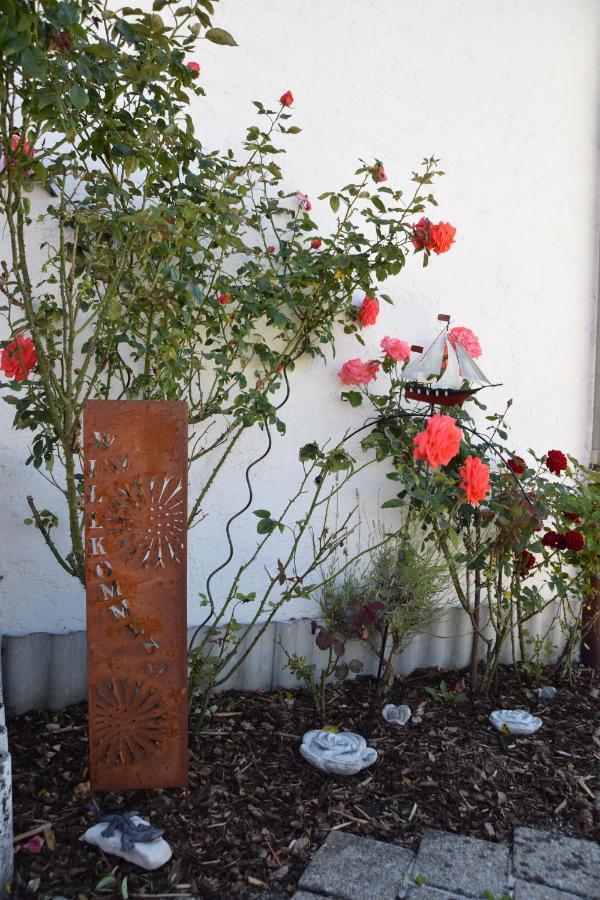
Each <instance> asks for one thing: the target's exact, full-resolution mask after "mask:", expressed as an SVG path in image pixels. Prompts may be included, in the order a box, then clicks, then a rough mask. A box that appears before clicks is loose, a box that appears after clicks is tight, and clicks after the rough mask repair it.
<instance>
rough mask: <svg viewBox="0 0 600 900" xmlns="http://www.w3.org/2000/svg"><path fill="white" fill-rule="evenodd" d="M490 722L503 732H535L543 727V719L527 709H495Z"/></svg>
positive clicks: (521, 733) (522, 733)
mask: <svg viewBox="0 0 600 900" xmlns="http://www.w3.org/2000/svg"><path fill="white" fill-rule="evenodd" d="M490 722H491V723H492V725H493V726H494V728H496V729H497V730H498V731H501V732H502V733H503V734H520V735H524V734H534V733H535V732H536V731H538V729H540V728H541V727H542V720H541V719H539V718H538V717H537V716H532V715H531V713H530V712H527V710H526V709H495V710H494V712H492V713H490Z"/></svg>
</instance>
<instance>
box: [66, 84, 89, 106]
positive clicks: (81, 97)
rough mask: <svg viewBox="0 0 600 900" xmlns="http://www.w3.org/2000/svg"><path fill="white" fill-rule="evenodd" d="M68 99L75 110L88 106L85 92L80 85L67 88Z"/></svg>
mask: <svg viewBox="0 0 600 900" xmlns="http://www.w3.org/2000/svg"><path fill="white" fill-rule="evenodd" d="M69 97H70V100H71V103H72V104H73V106H74V107H75V109H85V107H86V106H87V105H88V102H89V98H88V95H87V92H86V91H85V90H84V89H83V88H82V87H81V85H80V84H72V85H71V87H70V88H69Z"/></svg>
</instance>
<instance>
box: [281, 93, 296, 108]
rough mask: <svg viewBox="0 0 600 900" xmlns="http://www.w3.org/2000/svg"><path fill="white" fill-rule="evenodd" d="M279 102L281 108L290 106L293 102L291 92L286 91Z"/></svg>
mask: <svg viewBox="0 0 600 900" xmlns="http://www.w3.org/2000/svg"><path fill="white" fill-rule="evenodd" d="M279 102H280V103H281V105H282V106H291V105H292V103H293V102H294V95H293V94H292V92H291V91H286V92H285V94H282V95H281V97H280V98H279Z"/></svg>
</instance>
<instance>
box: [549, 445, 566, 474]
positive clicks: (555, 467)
mask: <svg viewBox="0 0 600 900" xmlns="http://www.w3.org/2000/svg"><path fill="white" fill-rule="evenodd" d="M567 465H568V462H567V457H566V456H565V454H564V453H563V452H562V450H548V453H547V454H546V468H547V469H548V470H549V471H550V472H552V473H553V474H554V475H560V473H561V472H562V471H564V469H566V468H567Z"/></svg>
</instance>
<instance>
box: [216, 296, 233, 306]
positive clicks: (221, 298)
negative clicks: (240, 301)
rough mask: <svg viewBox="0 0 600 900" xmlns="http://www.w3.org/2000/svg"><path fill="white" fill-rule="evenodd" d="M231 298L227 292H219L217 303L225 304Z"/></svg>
mask: <svg viewBox="0 0 600 900" xmlns="http://www.w3.org/2000/svg"><path fill="white" fill-rule="evenodd" d="M230 300H231V296H230V295H229V294H221V296H220V297H219V303H220V304H221V306H225V305H226V304H227V303H229V301H230Z"/></svg>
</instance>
